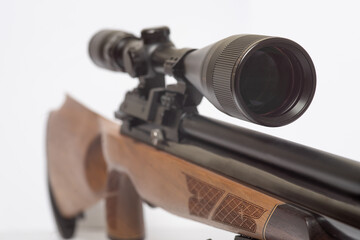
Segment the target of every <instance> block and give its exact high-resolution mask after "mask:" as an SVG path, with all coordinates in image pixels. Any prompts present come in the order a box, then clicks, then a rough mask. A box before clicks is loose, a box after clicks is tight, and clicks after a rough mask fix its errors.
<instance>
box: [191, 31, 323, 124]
mask: <svg viewBox="0 0 360 240" xmlns="http://www.w3.org/2000/svg"><path fill="white" fill-rule="evenodd" d="M184 62H185V76H187V79H189V81H190V82H191V83H193V84H194V85H195V86H196V87H197V89H198V90H199V91H200V92H201V93H202V94H203V95H204V96H205V97H206V98H207V99H208V100H209V101H210V102H211V103H212V104H214V105H215V106H216V107H217V108H218V109H219V110H221V111H222V112H225V113H227V114H229V115H231V116H234V117H237V118H240V119H243V120H247V121H250V122H254V123H257V124H261V125H265V126H271V127H277V126H283V125H286V124H288V123H291V122H293V121H294V120H296V119H297V118H299V117H300V116H301V115H302V114H303V113H304V112H305V110H306V109H307V107H308V106H309V105H310V103H311V100H312V98H313V96H314V93H315V86H316V75H315V68H314V65H313V62H312V60H311V58H310V56H309V55H308V54H307V52H306V51H305V50H304V49H303V48H302V47H301V46H300V45H298V44H297V43H295V42H293V41H291V40H288V39H285V38H278V37H268V36H261V35H236V36H232V37H229V38H226V39H224V40H221V41H219V42H217V43H215V44H213V45H210V46H208V47H205V48H203V49H200V50H196V51H194V52H191V53H190V54H188V56H187V57H186V59H185V61H184ZM199 63H201V65H200V64H199Z"/></svg>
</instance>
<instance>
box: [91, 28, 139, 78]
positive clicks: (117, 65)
mask: <svg viewBox="0 0 360 240" xmlns="http://www.w3.org/2000/svg"><path fill="white" fill-rule="evenodd" d="M136 39H138V38H136V37H135V36H134V35H132V34H130V33H127V32H122V31H114V30H102V31H100V32H98V33H96V34H95V35H94V36H93V37H92V38H91V40H90V43H89V55H90V58H91V60H92V61H93V62H94V63H95V64H96V65H97V66H99V67H101V68H105V69H108V70H112V71H119V72H124V71H125V68H124V59H123V52H124V50H125V47H126V45H127V44H128V42H129V40H136Z"/></svg>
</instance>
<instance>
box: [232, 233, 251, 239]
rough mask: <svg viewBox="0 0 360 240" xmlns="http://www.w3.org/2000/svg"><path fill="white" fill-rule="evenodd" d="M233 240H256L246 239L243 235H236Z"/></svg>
mask: <svg viewBox="0 0 360 240" xmlns="http://www.w3.org/2000/svg"><path fill="white" fill-rule="evenodd" d="M234 240H256V238H252V237H248V236H245V235H243V234H239V235H236V236H235V238H234Z"/></svg>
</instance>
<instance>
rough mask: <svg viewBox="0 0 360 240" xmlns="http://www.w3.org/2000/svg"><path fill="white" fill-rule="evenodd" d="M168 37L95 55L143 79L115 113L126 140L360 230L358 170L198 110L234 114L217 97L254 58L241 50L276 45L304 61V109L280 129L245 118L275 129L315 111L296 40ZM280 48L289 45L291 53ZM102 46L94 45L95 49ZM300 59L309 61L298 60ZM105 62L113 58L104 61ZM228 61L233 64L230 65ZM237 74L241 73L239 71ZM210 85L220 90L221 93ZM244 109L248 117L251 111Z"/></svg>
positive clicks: (155, 34)
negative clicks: (196, 42)
mask: <svg viewBox="0 0 360 240" xmlns="http://www.w3.org/2000/svg"><path fill="white" fill-rule="evenodd" d="M169 33H170V31H169V29H168V28H166V27H161V28H153V29H146V30H144V31H143V32H142V34H141V38H140V39H138V38H134V37H128V38H123V37H121V41H120V42H119V41H118V40H117V41H112V42H117V46H114V45H112V44H110V47H109V46H108V47H106V48H101V49H111V51H110V52H111V54H110V55H111V56H110V57H113V58H114V59H115V60H116V59H120V58H121V60H116V61H108V60H106V58H103V59H100V57H98V56H103V55H101V54H100V55H99V52H96V51H95V53H96V54H95V55H94V54H93V56H95V57H93V56H92V59H93V60H94V61H95V60H99V59H100V60H99V61H105V62H104V63H101V64H105V65H104V66H102V65H101V64H99V63H97V65H99V66H102V67H105V68H108V69H111V68H112V66H113V65H114V62H115V65H116V67H115V70H118V71H125V72H127V73H129V74H130V75H131V76H133V77H138V78H139V79H140V84H139V86H138V87H137V88H135V89H134V90H133V91H131V92H128V93H127V94H126V97H125V100H124V102H123V103H122V104H121V106H120V108H119V110H118V111H117V112H116V113H115V116H116V117H117V118H119V119H121V120H122V121H123V124H122V127H121V133H123V134H125V135H129V136H131V137H133V138H135V139H137V140H140V141H142V142H145V143H147V144H150V145H152V146H155V147H156V148H159V149H161V150H164V151H166V152H169V153H171V154H174V155H176V156H179V157H181V158H183V159H185V160H188V161H189V162H192V163H194V164H197V165H199V166H201V167H204V168H207V169H209V170H211V171H214V172H217V173H219V174H221V175H224V176H226V177H228V178H230V179H233V180H234V181H237V182H239V183H241V184H244V185H247V186H249V187H251V188H254V189H256V190H258V191H261V192H264V193H266V194H269V195H271V196H273V197H276V198H278V199H281V200H283V201H285V202H287V203H290V204H293V205H295V206H297V207H300V208H303V209H306V210H310V211H312V212H315V213H318V214H321V215H324V216H327V217H330V218H333V219H336V220H338V221H340V222H343V223H346V224H348V225H351V226H354V227H357V228H360V208H359V206H360V199H359V198H360V174H359V173H360V166H359V164H358V163H355V162H353V161H351V160H348V159H345V158H342V157H338V156H335V155H332V154H329V153H325V152H322V151H319V150H316V149H312V148H309V147H305V146H302V145H299V144H296V143H292V142H289V141H286V140H282V139H279V138H275V137H272V136H269V135H266V134H262V133H258V132H254V131H251V130H247V129H243V128H239V127H235V126H232V125H229V124H225V123H222V122H219V121H215V120H211V119H208V118H205V117H201V116H199V115H198V114H197V109H196V107H197V105H198V104H199V103H200V101H201V99H202V96H203V95H205V96H206V97H207V98H208V99H210V100H213V101H212V102H213V104H214V105H215V106H217V107H218V108H219V109H220V110H222V111H225V112H227V113H228V114H231V111H235V110H234V108H233V109H229V106H230V105H231V104H230V105H227V106H226V107H224V106H222V105H221V104H222V103H230V102H231V101H230V100H229V101H230V102H229V101H228V100H226V99H227V97H229V96H224V95H222V97H223V99H222V100H221V99H220V100H221V101H220V100H219V99H218V98H219V94H220V92H222V90H221V89H220V88H222V87H223V86H220V85H221V84H223V83H224V84H225V83H226V84H228V83H229V81H230V80H231V81H230V82H232V84H233V85H234V86H235V85H236V83H234V79H233V78H234V76H235V77H236V75H237V74H239V73H238V71H241V69H240V68H241V66H240V65H241V64H239V62H241V61H242V59H241V58H240V57H239V54H240V53H241V54H244V56H246V54H245V53H249V52H248V51H245V48H244V49H242V48H241V49H242V50H241V51H240V53H239V52H238V50H239V49H238V48H239V46H243V45H244V44H245V45H246V46H247V49H250V50H251V49H252V50H254V51H255V52H256V51H257V50H259V49H261V47H269V46H268V45H267V44H270V43H271V44H272V43H276V44H277V45H276V47H279V48H280V47H282V50H284V51H290V50H291V54H292V55H291V54H289V55H287V57H288V58H289V59H290V58H297V59H296V61H298V62H297V63H296V62H292V63H293V64H295V65H296V64H298V65H299V66H300V65H301V66H300V67H299V66H298V67H299V68H298V69H297V70H296V71H300V69H302V70H303V72H301V73H300V72H293V73H298V74H300V75H301V74H304V76H305V75H306V76H305V77H304V78H306V79H305V80H304V81H305V82H301V83H299V84H305V85H306V86H305V85H302V88H304V86H305V88H306V91H305V92H306V93H304V94H305V95H301V94H300V95H299V96H300V98H299V99H294V101H295V102H294V104H295V105H296V106H298V107H296V108H294V109H295V110H296V109H298V110H299V109H300V110H299V112H292V113H291V119H290V118H288V119H287V118H286V119H280V120H281V121H280V120H279V122H277V121H275V120H274V119H270V118H267V117H265V118H266V119H265V120H264V119H262V120H264V121H262V120H261V119H260V118H258V116H250V115H251V114H250V115H249V113H247V114H244V119H245V120H250V121H253V122H257V123H261V124H264V125H269V126H279V125H283V123H289V122H290V121H293V120H295V119H296V118H298V117H299V116H300V115H301V114H302V113H303V112H304V111H305V109H306V108H307V106H308V105H309V104H310V102H311V99H312V96H313V94H314V90H315V70H314V67H313V64H312V62H311V59H310V57H309V56H308V55H307V53H306V52H305V50H304V49H302V48H301V47H300V46H298V45H297V44H295V43H293V42H291V41H290V40H286V39H281V38H273V37H266V36H255V35H251V36H248V37H244V36H233V37H230V38H228V39H224V40H222V41H219V42H218V43H215V44H213V45H210V46H208V47H205V48H203V49H200V50H196V51H195V50H194V49H176V48H175V47H174V45H173V43H172V42H171V41H170V40H169ZM115 35H116V34H115ZM119 35H121V36H123V34H119ZM245 36H246V35H245ZM244 39H245V40H246V39H247V40H246V41H245V40H244ZM254 39H255V40H256V41H255V40H254ZM254 41H255V42H254ZM96 42H97V43H98V42H102V41H100V40H97V41H95V43H96ZM125 42H126V44H125ZM225 43H229V45H227V44H225ZM231 44H232V45H234V46H235V48H236V49H237V50H236V49H235V50H236V51H235V50H234V51H235V52H234V54H233V55H232V51H230V50H231V49H230V48H229V49H228V46H230V45H231ZM262 44H265V45H262ZM282 44H285V45H286V44H289V46H287V47H286V48H285V45H282ZM90 45H91V44H90ZM280 45H281V46H280ZM98 46H99V44H93V47H98ZM236 46H237V47H236ZM90 48H91V46H90ZM219 49H220V50H221V49H222V50H221V51H220V50H219ZM226 51H227V52H226ZM92 52H93V53H94V51H92ZM100 52H101V51H100ZM296 53H299V54H300V55H301V54H302V55H303V56H302V57H299V56H296ZM102 54H103V52H102ZM104 56H106V57H108V55H106V54H105V55H104ZM244 56H243V57H244ZM228 58H231V59H230V60H229V61H230V62H231V63H230V65H229V61H228ZM104 59H105V60H104ZM290 60H291V59H290ZM290 60H289V61H290ZM292 60H293V59H292ZM292 60H291V61H292ZM95 62H96V61H95ZM109 64H110V67H109ZM204 64H205V65H206V66H204ZM234 64H235V65H236V66H237V67H239V69H237V67H234V66H235V65H234ZM307 64H308V65H307ZM225 65H226V66H225ZM228 65H229V66H228ZM304 66H305V68H306V66H307V70H304ZM223 68H226V69H223ZM209 69H210V70H209ZM221 69H222V70H221ZM234 69H237V70H236V71H235V72H233V71H234ZM113 70H114V69H113ZM215 73H216V74H215ZM165 74H167V75H170V76H174V77H175V78H176V79H177V81H178V82H177V84H175V85H169V86H165V79H164V75H165ZM212 74H213V75H212ZM214 74H215V75H216V76H215V75H214ZM222 74H225V75H226V76H229V79H226V81H225V80H224V81H222V80H221V78H223V77H224V75H222ZM230 75H231V76H230ZM230 77H231V79H230ZM215 78H217V80H216V79H215ZM209 79H212V81H213V82H216V84H217V85H219V84H220V85H219V86H217V90H216V89H215V88H216V86H215V88H214V85H213V84H212V83H211V81H210V80H209ZM219 79H220V80H221V81H220V80H219ZM300 81H302V80H300ZM190 82H191V84H190ZM214 84H215V83H214ZM216 84H215V85H216ZM226 84H225V85H226ZM233 85H232V86H231V87H234V86H233ZM295 85H296V84H295ZM295 85H294V86H295ZM212 88H214V89H212ZM219 89H220V90H219ZM228 90H229V89H227V90H226V91H225V92H226V95H229V94H236V93H237V92H236V91H235V90H234V91H232V92H229V91H228ZM214 91H218V93H215V92H214ZM296 91H297V90H296ZM200 92H201V93H200ZM222 94H223V93H222ZM299 96H298V97H299ZM301 96H303V97H304V98H302V97H301ZM232 97H233V98H234V96H232ZM214 99H215V100H214ZM296 101H297V102H296ZM220 102H222V103H220ZM299 104H300V105H301V106H300V105H299ZM295 105H294V106H295ZM219 106H220V107H219ZM237 107H238V106H237ZM225 108H226V109H227V110H226V109H225ZM230 108H231V106H230ZM294 109H292V110H289V111H288V112H291V111H293V110H294ZM242 110H244V111H245V110H246V107H245V108H244V109H242ZM237 111H240V110H239V109H237ZM232 115H233V116H234V115H236V116H237V117H239V116H240V115H241V114H239V112H237V113H236V114H232ZM245 115H249V116H250V117H249V116H245ZM277 117H279V116H277ZM280 117H281V116H280ZM240 118H242V117H240ZM255 118H256V119H255ZM260 120H261V121H260Z"/></svg>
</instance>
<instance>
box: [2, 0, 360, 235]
mask: <svg viewBox="0 0 360 240" xmlns="http://www.w3.org/2000/svg"><path fill="white" fill-rule="evenodd" d="M359 7H360V5H359V3H358V1H304V0H301V1H277V0H271V1H269V0H264V1H245V0H242V1H240V0H236V1H225V0H222V1H209V0H208V1H185V0H182V1H173V2H172V1H169V0H167V1H165V0H164V1H134V0H132V1H131V0H128V1H89V0H82V1H79V0H78V1H70V0H69V1H65V0H62V1H45V0H44V1H41V0H23V1H20V0H8V1H5V0H1V1H0V116H1V118H0V119H1V120H0V239H1V238H3V239H14V238H15V237H14V236H15V235H13V234H15V232H24V234H25V235H26V237H20V238H22V239H40V238H43V239H50V238H49V237H44V236H49V235H46V234H47V233H52V232H54V225H53V220H52V215H51V212H50V208H49V202H48V198H47V191H46V177H45V150H44V136H45V126H46V118H47V115H48V112H49V111H50V110H51V109H54V108H56V107H58V106H60V104H61V103H62V101H63V99H64V94H65V93H70V94H71V95H73V96H74V97H75V98H77V99H79V100H80V101H82V102H84V103H86V105H88V106H89V107H91V108H92V109H94V110H96V111H98V112H100V113H101V114H103V115H105V116H107V117H109V118H112V116H113V111H114V110H115V109H116V108H117V107H118V104H119V103H120V102H121V101H122V100H123V97H124V94H125V92H126V91H127V90H130V89H131V88H133V87H134V86H135V85H136V84H137V81H136V80H135V79H131V78H130V77H128V76H127V75H125V74H121V73H114V72H110V71H106V70H102V69H99V68H97V67H95V66H94V65H93V64H92V62H91V61H90V60H89V58H88V55H87V44H88V40H89V39H90V37H91V36H92V35H93V34H94V33H95V32H96V31H98V30H100V29H104V28H114V29H120V30H126V31H129V32H132V33H134V34H139V32H140V30H141V29H142V28H145V27H152V26H159V25H167V26H169V27H170V28H171V30H172V39H173V41H174V43H175V44H176V45H177V46H178V47H194V48H200V47H203V46H206V45H208V44H210V43H213V42H215V41H218V40H220V39H222V38H225V37H227V36H230V35H233V34H239V33H255V34H264V35H274V36H282V37H286V38H290V39H292V40H294V41H296V42H298V43H299V44H300V45H302V46H303V47H304V48H305V49H306V50H307V51H308V52H309V54H310V56H312V58H313V61H314V63H315V66H316V70H317V78H318V85H317V92H316V95H315V98H314V100H313V103H312V105H311V106H310V108H309V110H308V111H307V112H306V113H305V114H304V116H303V117H302V118H300V119H299V120H298V121H296V122H295V123H292V124H290V125H288V126H285V127H281V128H265V127H261V126H255V125H253V124H250V123H246V122H243V121H240V120H237V119H233V118H230V117H228V116H226V115H224V114H223V113H220V112H219V111H218V110H216V109H215V108H214V107H212V106H211V105H210V104H209V103H208V102H207V101H206V100H204V101H203V102H202V104H201V106H200V112H201V113H202V114H204V115H207V116H211V117H213V118H218V119H222V120H224V121H228V122H232V123H234V124H237V125H240V126H244V127H248V128H251V129H255V130H259V131H263V132H266V133H269V134H272V135H275V136H279V137H282V138H286V139H289V140H292V141H295V142H299V143H302V144H306V145H309V146H313V147H316V148H319V149H322V150H325V151H330V152H332V153H335V154H338V155H343V156H346V157H349V158H352V159H358V160H360V149H359V141H358V139H359V134H360V125H359V124H360V114H358V112H359V103H360V99H359V96H360V77H359V74H360V71H359V70H360V47H359V42H360V30H359V29H360V28H359V24H360V14H359ZM146 223H147V229H148V232H149V239H171V238H172V239H184V238H186V239H205V238H207V237H213V239H229V240H230V239H232V234H228V233H225V232H223V231H220V230H214V229H213V228H210V227H206V226H203V225H200V224H196V223H193V222H192V221H188V220H183V219H180V218H177V217H174V216H172V215H170V214H167V213H165V212H163V211H162V210H150V209H148V208H146ZM36 233H38V234H39V233H40V235H36ZM191 233H196V234H197V235H192V234H191ZM184 234H185V235H184ZM25 235H24V236H25ZM17 236H19V235H17ZM35 236H40V237H35ZM164 236H165V237H166V238H165V237H164ZM184 236H186V237H184ZM216 236H218V238H216ZM85 238H86V237H85Z"/></svg>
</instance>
